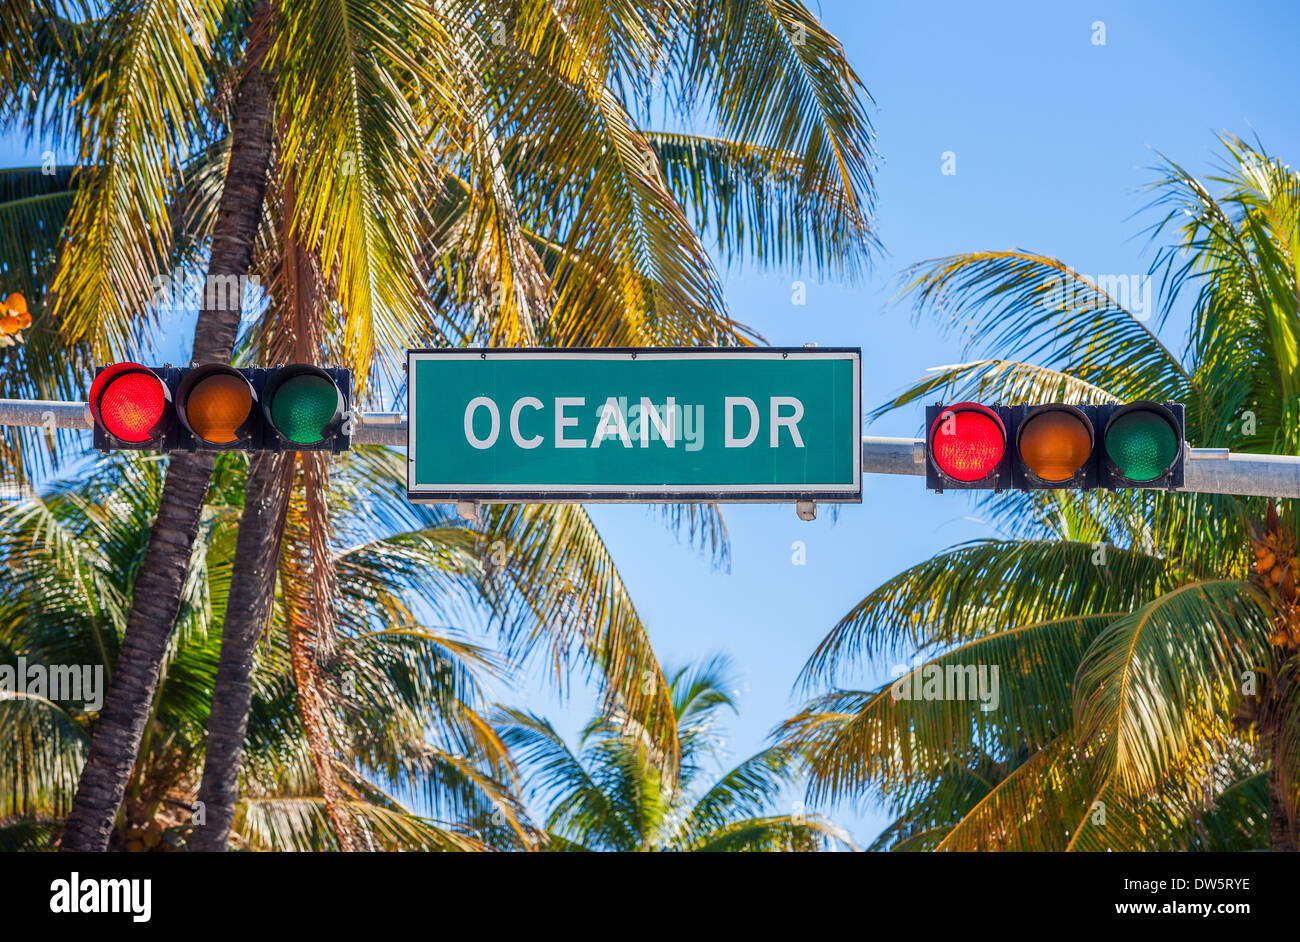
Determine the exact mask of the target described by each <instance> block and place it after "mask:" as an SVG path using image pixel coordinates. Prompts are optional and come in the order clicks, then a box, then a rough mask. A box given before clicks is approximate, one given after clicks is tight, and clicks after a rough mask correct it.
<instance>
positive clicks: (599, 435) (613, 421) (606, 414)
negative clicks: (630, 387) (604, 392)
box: [591, 396, 632, 448]
mask: <svg viewBox="0 0 1300 942" xmlns="http://www.w3.org/2000/svg"><path fill="white" fill-rule="evenodd" d="M611 426H612V428H611ZM611 435H618V437H619V438H620V439H622V441H623V447H624V448H631V447H632V439H631V438H630V437H629V436H628V434H627V419H626V418H624V416H623V410H622V408H620V406H619V403H618V400H617V399H615V398H614V397H613V396H610V397H609V398H608V399H606V400H605V406H604V408H602V409H601V410H600V421H599V422H597V423H596V434H595V435H593V436H592V438H591V447H592V448H599V447H600V443H601V442H603V441H604V440H605V439H606V438H608V437H609V436H611Z"/></svg>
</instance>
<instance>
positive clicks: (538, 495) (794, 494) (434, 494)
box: [406, 347, 862, 504]
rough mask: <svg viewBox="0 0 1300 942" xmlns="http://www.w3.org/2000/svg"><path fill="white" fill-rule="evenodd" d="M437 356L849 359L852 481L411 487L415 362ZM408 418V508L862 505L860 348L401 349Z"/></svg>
mask: <svg viewBox="0 0 1300 942" xmlns="http://www.w3.org/2000/svg"><path fill="white" fill-rule="evenodd" d="M439 357H446V358H457V359H462V360H464V359H482V360H487V359H498V360H501V359H508V360H543V359H544V360H556V359H574V360H576V359H584V360H638V359H671V360H710V359H725V360H737V359H756V360H764V359H767V360H800V359H802V360H814V359H820V360H835V359H839V360H849V361H851V362H852V364H853V423H852V435H851V441H848V442H846V443H845V447H847V448H849V449H850V450H851V452H852V455H853V480H852V483H847V484H846V483H831V484H807V485H801V486H800V487H799V488H796V489H792V488H788V487H772V486H770V485H758V484H726V485H719V484H708V485H699V486H692V485H677V484H666V485H635V486H628V485H625V484H610V485H591V484H574V485H554V486H546V487H539V486H538V485H535V484H500V485H493V486H491V487H488V486H484V485H482V484H423V485H413V484H412V479H413V477H414V474H415V459H416V455H415V444H414V436H413V434H412V429H413V428H414V427H415V424H416V422H415V418H414V417H415V410H416V402H417V401H418V400H417V389H416V373H415V368H414V367H415V363H416V362H417V361H418V360H422V359H433V358H439ZM406 375H407V414H408V422H407V429H406V491H407V495H406V496H407V498H408V499H409V500H410V501H412V502H413V503H426V504H448V503H456V502H457V501H471V500H472V501H479V502H481V503H492V504H510V503H549V504H592V503H609V504H614V503H618V504H629V503H635V504H640V503H678V502H686V503H751V504H759V503H786V502H789V501H801V500H814V501H817V502H820V503H861V502H862V447H861V435H862V349H861V348H860V347H593V348H571V347H477V348H475V347H470V348H465V347H459V348H451V349H449V348H440V349H439V348H432V349H411V350H407V352H406Z"/></svg>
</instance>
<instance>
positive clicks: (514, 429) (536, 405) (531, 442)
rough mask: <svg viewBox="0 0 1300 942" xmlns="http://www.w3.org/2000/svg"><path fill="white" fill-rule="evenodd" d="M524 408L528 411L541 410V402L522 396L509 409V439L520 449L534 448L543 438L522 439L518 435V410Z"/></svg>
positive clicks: (535, 398) (532, 397)
mask: <svg viewBox="0 0 1300 942" xmlns="http://www.w3.org/2000/svg"><path fill="white" fill-rule="evenodd" d="M524 406H528V407H529V408H530V409H540V408H542V400H540V399H538V398H537V397H536V396H524V398H522V399H520V400H519V401H517V402H516V403H515V404H514V405H513V406H512V407H511V408H510V437H511V438H513V439H514V440H515V444H516V445H518V446H519V447H520V448H536V447H537V446H538V445H540V444H541V443H542V442H543V441H545V438H544V437H543V436H541V435H534V436H533V437H532V438H524V437H523V436H522V435H520V434H519V410H520V409H522V408H523V407H524Z"/></svg>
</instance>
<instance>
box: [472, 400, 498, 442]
mask: <svg viewBox="0 0 1300 942" xmlns="http://www.w3.org/2000/svg"><path fill="white" fill-rule="evenodd" d="M481 408H486V409H487V410H488V415H490V416H491V417H492V430H491V431H490V432H488V437H487V438H479V437H478V436H477V435H475V434H474V412H475V411H476V410H477V409H481ZM500 432H501V413H500V412H498V411H497V404H496V403H495V402H493V401H492V400H491V399H489V398H488V397H487V396H475V397H474V398H473V399H471V400H470V401H469V405H467V406H466V407H465V441H467V442H469V443H470V444H471V445H473V446H474V447H475V448H480V449H482V448H491V447H492V446H493V445H495V444H496V443H497V435H499V434H500Z"/></svg>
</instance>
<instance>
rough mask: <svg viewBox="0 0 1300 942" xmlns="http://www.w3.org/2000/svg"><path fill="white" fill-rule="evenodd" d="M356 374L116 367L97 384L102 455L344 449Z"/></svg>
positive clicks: (297, 367)
mask: <svg viewBox="0 0 1300 942" xmlns="http://www.w3.org/2000/svg"><path fill="white" fill-rule="evenodd" d="M351 408H352V373H351V371H350V370H346V369H325V368H321V367H318V366H311V365H309V364H306V363H295V364H292V365H289V366H282V367H275V368H271V369H262V368H253V369H236V368H235V367H233V366H227V365H225V364H220V363H213V364H207V365H204V366H196V367H190V368H184V369H181V368H174V367H147V366H141V365H140V364H138V363H115V364H113V365H112V366H106V367H102V368H101V369H100V370H99V372H98V374H97V375H96V376H95V381H94V383H93V384H92V385H91V387H90V411H91V414H92V416H93V417H94V420H95V432H94V447H95V449H96V450H97V451H109V450H113V449H135V450H149V451H335V452H338V451H344V450H346V449H347V448H348V447H349V446H350V445H351V441H352V428H351V423H350V422H349V421H348V417H349V415H350V414H351Z"/></svg>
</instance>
